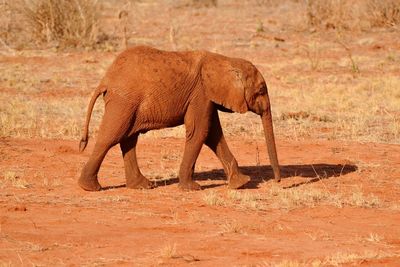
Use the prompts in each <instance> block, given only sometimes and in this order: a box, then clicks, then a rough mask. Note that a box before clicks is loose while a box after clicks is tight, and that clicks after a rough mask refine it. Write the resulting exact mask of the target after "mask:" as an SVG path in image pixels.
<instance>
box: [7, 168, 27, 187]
mask: <svg viewBox="0 0 400 267" xmlns="http://www.w3.org/2000/svg"><path fill="white" fill-rule="evenodd" d="M10 184H11V185H12V186H13V187H15V188H22V189H26V188H29V187H30V184H29V183H28V182H27V181H26V180H25V179H23V178H21V176H20V175H18V174H17V173H16V172H14V171H5V172H4V173H3V179H2V180H0V188H4V187H6V186H7V185H10Z"/></svg>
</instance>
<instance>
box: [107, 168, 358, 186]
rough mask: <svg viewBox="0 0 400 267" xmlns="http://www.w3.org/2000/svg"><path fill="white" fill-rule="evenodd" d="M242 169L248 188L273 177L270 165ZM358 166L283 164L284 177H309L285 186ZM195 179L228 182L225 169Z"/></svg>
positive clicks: (162, 182)
mask: <svg viewBox="0 0 400 267" xmlns="http://www.w3.org/2000/svg"><path fill="white" fill-rule="evenodd" d="M240 169H241V171H242V172H243V173H244V174H246V175H249V176H250V177H251V180H250V182H248V183H247V184H246V185H244V186H243V188H246V189H255V188H258V186H259V184H260V183H263V182H265V181H268V180H271V179H273V176H274V175H273V171H272V168H271V167H270V166H242V167H240ZM357 169H358V167H357V166H356V165H351V164H346V165H342V164H325V163H321V164H304V165H281V166H280V170H281V177H282V179H285V178H289V177H293V176H300V177H304V178H309V180H307V181H302V182H299V183H294V184H292V185H290V186H287V187H284V188H285V189H288V188H293V187H298V186H302V185H304V184H309V183H315V182H318V181H320V180H322V179H330V178H335V177H339V176H342V175H346V174H348V173H352V172H355V171H357ZM193 179H194V180H196V181H206V180H213V181H220V183H217V184H210V185H203V186H202V189H207V188H213V187H218V186H223V185H225V184H226V175H225V173H224V170H223V169H213V170H210V171H203V172H195V173H194V174H193ZM178 181H179V180H178V178H176V177H173V178H169V179H162V180H156V181H154V183H155V186H156V187H159V186H167V185H171V184H176V183H178ZM120 187H125V185H124V184H123V185H119V186H109V187H105V188H103V190H109V189H115V188H120Z"/></svg>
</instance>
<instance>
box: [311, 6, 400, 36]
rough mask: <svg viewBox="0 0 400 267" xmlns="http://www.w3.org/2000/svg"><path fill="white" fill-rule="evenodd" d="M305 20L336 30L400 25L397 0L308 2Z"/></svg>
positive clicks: (319, 26) (312, 25)
mask: <svg viewBox="0 0 400 267" xmlns="http://www.w3.org/2000/svg"><path fill="white" fill-rule="evenodd" d="M306 2H307V17H308V24H309V25H310V26H311V27H318V28H325V29H338V30H354V29H362V30H367V29H370V28H372V27H383V26H394V25H398V24H399V23H400V3H399V1H397V0H365V1H347V0H308V1H306Z"/></svg>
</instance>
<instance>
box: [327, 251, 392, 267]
mask: <svg viewBox="0 0 400 267" xmlns="http://www.w3.org/2000/svg"><path fill="white" fill-rule="evenodd" d="M393 256H398V255H396V254H393V253H388V252H384V251H365V252H362V253H352V252H338V253H336V254H335V255H332V256H330V257H327V258H326V259H325V260H324V262H323V263H322V265H323V266H341V265H343V264H349V263H356V264H357V263H358V264H361V263H362V262H364V261H366V260H373V259H383V258H387V257H393ZM358 264H357V265H358Z"/></svg>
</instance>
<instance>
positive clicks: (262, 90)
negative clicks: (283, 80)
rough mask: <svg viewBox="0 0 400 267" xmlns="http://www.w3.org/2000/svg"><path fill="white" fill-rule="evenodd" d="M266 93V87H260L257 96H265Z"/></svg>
mask: <svg viewBox="0 0 400 267" xmlns="http://www.w3.org/2000/svg"><path fill="white" fill-rule="evenodd" d="M266 93H267V87H266V86H265V84H264V85H262V86H261V88H260V90H259V94H260V95H265V94H266Z"/></svg>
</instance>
